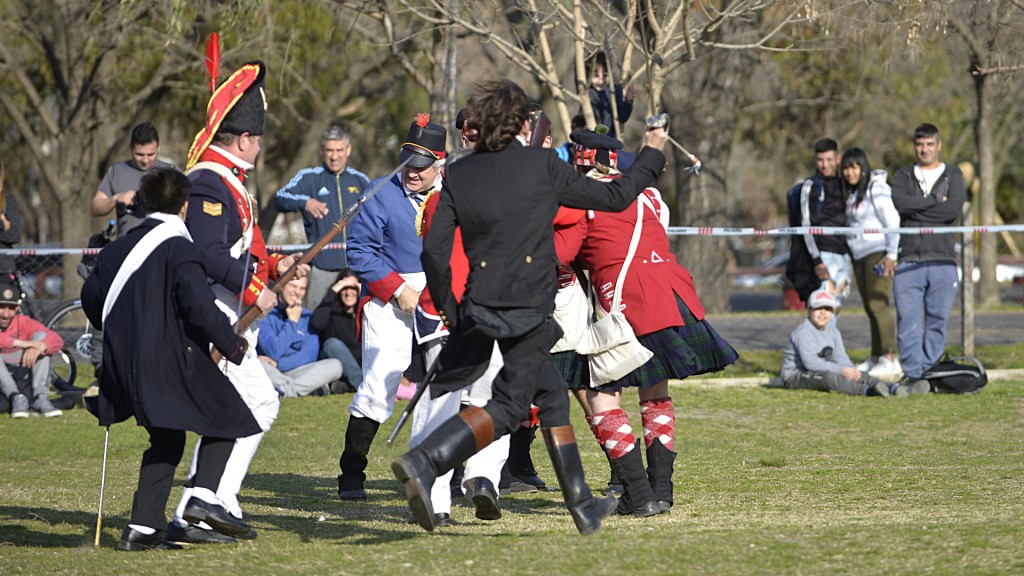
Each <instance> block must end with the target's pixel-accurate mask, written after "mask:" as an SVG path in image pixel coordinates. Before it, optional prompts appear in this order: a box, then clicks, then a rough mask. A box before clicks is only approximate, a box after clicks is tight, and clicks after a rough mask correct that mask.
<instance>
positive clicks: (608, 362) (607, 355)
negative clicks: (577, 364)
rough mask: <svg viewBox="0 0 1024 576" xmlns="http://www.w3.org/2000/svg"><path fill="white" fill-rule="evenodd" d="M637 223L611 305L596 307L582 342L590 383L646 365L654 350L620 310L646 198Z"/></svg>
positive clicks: (607, 380) (613, 378)
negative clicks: (596, 316) (638, 336)
mask: <svg viewBox="0 0 1024 576" xmlns="http://www.w3.org/2000/svg"><path fill="white" fill-rule="evenodd" d="M636 204H637V215H636V226H635V227H634V228H633V238H632V239H631V240H630V242H629V251H628V252H627V253H626V259H625V260H624V261H623V262H622V269H621V270H620V271H619V277H618V279H617V280H616V282H615V294H614V295H613V296H612V305H611V309H610V311H609V312H608V313H607V314H604V315H603V316H602V315H601V314H602V312H603V310H602V308H601V306H600V305H595V306H594V309H595V310H596V311H597V313H598V320H597V322H594V323H592V324H591V325H590V326H589V329H588V331H587V336H586V338H584V339H583V340H582V341H581V342H580V347H579V348H578V349H577V350H578V351H579V353H580V354H586V355H587V362H588V363H589V364H590V385H591V386H603V385H605V384H608V383H610V382H614V381H616V380H618V379H620V378H622V377H623V376H625V375H627V374H629V373H630V372H632V371H633V370H636V369H637V368H639V367H641V366H643V365H644V364H645V363H646V362H647V361H648V360H650V359H651V358H652V357H653V356H654V353H653V352H651V351H650V350H648V349H647V348H645V347H644V345H643V344H641V343H640V341H639V340H637V338H636V334H634V333H633V327H632V326H630V325H629V322H628V321H627V320H626V316H625V315H624V314H623V313H622V312H621V311H620V307H621V304H622V286H623V284H624V283H625V281H626V272H627V271H628V270H629V264H630V262H631V261H632V260H633V255H634V254H635V253H636V247H637V245H638V244H639V243H640V230H641V227H642V222H643V216H644V214H643V210H644V208H643V202H639V201H638V202H637V203H636Z"/></svg>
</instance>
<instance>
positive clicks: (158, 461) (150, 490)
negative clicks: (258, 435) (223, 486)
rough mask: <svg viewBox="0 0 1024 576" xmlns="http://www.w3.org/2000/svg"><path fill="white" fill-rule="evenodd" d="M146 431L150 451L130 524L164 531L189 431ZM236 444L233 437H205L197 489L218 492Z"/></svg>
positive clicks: (141, 472)
mask: <svg viewBox="0 0 1024 576" xmlns="http://www.w3.org/2000/svg"><path fill="white" fill-rule="evenodd" d="M146 431H147V432H149V448H147V449H146V451H145V452H143V453H142V465H141V466H140V468H139V483H138V486H137V487H136V489H135V499H134V500H133V501H132V515H131V520H130V523H131V524H137V525H139V526H148V527H150V528H154V529H157V530H163V529H164V528H165V527H166V526H167V515H166V509H167V499H168V497H169V496H170V495H171V484H172V483H173V482H174V469H175V468H177V467H178V463H180V462H181V456H182V453H183V452H184V451H185V431H184V430H171V429H168V428H156V427H147V428H146ZM234 445H235V440H234V439H233V438H231V439H228V438H210V437H209V436H205V437H203V442H202V443H201V444H200V446H199V456H198V458H197V459H196V475H195V477H194V478H193V483H194V485H195V486H198V487H201V488H208V489H210V490H212V491H214V492H216V491H217V484H218V483H219V482H220V477H221V475H222V474H224V467H225V466H226V465H227V463H228V457H229V456H231V448H232V447H233V446H234Z"/></svg>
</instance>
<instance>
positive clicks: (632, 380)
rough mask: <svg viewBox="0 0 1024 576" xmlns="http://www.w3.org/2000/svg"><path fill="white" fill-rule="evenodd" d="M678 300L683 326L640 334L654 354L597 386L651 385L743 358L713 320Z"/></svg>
mask: <svg viewBox="0 0 1024 576" xmlns="http://www.w3.org/2000/svg"><path fill="white" fill-rule="evenodd" d="M676 303H677V304H678V305H679V312H680V314H682V316H683V325H682V326H671V327H669V328H665V329H663V330H658V331H657V332H652V333H650V334H644V335H643V336H638V337H637V340H639V341H640V343H641V344H643V345H644V347H646V348H647V349H648V350H650V351H651V352H654V357H652V358H651V359H650V360H648V361H647V362H646V363H645V364H644V365H643V366H641V367H639V368H637V369H636V370H633V371H632V372H630V373H629V374H627V375H625V376H623V377H622V378H621V379H619V380H617V381H615V382H610V383H608V384H605V385H604V386H598V387H595V389H596V390H603V391H606V392H610V391H615V390H618V389H620V388H628V387H631V386H632V387H637V388H649V387H651V386H654V385H655V384H657V383H658V382H661V381H662V380H669V379H682V378H686V377H688V376H696V375H698V374H707V373H708V372H718V371H721V370H724V369H725V367H726V366H728V365H730V364H732V363H733V362H736V360H738V359H739V354H738V353H737V352H736V350H735V349H734V348H733V347H732V346H731V345H730V344H729V343H728V342H726V341H725V339H724V338H722V337H721V336H719V334H718V332H716V331H715V329H714V328H713V327H712V326H711V324H708V322H707V321H706V320H699V321H698V320H697V319H696V318H695V317H694V316H693V313H692V312H690V309H689V308H687V307H686V304H683V301H682V300H680V299H679V297H678V296H677V297H676Z"/></svg>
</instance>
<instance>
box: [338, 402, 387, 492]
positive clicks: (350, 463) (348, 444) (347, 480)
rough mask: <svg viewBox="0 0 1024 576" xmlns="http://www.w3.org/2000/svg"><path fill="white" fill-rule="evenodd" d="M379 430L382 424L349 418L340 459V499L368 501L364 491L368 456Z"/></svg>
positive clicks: (364, 419) (353, 417)
mask: <svg viewBox="0 0 1024 576" xmlns="http://www.w3.org/2000/svg"><path fill="white" fill-rule="evenodd" d="M378 428H380V423H378V422H377V421H376V420H370V419H369V418H357V417H355V416H352V417H351V418H349V421H348V428H347V429H346V430H345V448H344V449H343V450H342V453H341V458H339V459H338V467H339V468H341V475H340V476H338V497H339V498H341V499H342V500H366V490H365V489H363V482H364V481H365V480H366V463H367V460H366V455H367V454H369V453H370V444H372V443H373V438H374V436H376V435H377V429H378Z"/></svg>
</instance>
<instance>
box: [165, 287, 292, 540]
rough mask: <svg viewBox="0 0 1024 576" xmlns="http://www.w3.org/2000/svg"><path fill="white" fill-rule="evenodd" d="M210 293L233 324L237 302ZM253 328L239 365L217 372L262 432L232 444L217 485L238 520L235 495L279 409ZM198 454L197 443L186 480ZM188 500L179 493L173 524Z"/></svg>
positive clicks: (225, 364) (223, 365) (226, 365)
mask: <svg viewBox="0 0 1024 576" xmlns="http://www.w3.org/2000/svg"><path fill="white" fill-rule="evenodd" d="M214 292H215V293H216V294H217V307H218V308H220V310H221V312H223V313H224V315H225V316H227V317H228V320H229V321H230V322H231V323H232V324H233V323H234V322H235V320H236V319H237V318H238V316H237V315H236V313H235V311H236V309H237V308H236V307H237V306H238V301H237V300H236V299H235V298H233V297H232V296H229V295H226V294H223V293H222V291H219V290H215V291H214ZM254 326H256V328H253V327H250V328H249V329H247V330H246V331H245V333H244V334H243V336H244V337H245V339H246V340H247V341H248V342H249V349H248V350H247V351H246V353H245V358H243V359H242V363H241V364H239V365H237V366H236V365H234V364H232V363H230V362H228V361H227V360H221V364H220V368H221V369H222V370H223V371H224V373H225V375H227V377H228V380H230V381H231V384H232V385H233V386H234V387H235V390H237V391H238V395H239V396H241V398H242V400H243V401H244V402H245V405H246V406H248V407H249V410H251V411H252V415H253V417H254V418H255V419H256V423H257V424H259V427H260V429H261V430H263V432H260V433H258V434H253V435H252V436H247V437H245V438H239V439H238V440H235V446H234V448H232V450H231V456H230V457H228V463H227V465H226V466H225V467H224V474H223V475H222V476H221V478H220V484H219V485H218V487H217V498H218V499H220V501H221V504H223V505H224V508H226V509H227V511H228V512H231V513H232V514H234V515H235V516H237V517H238V518H241V517H242V509H241V507H240V506H239V504H238V493H239V492H240V491H241V489H242V481H243V480H244V479H245V475H246V473H248V471H249V464H250V463H251V462H252V459H253V456H255V455H256V449H257V448H258V447H259V445H260V442H261V441H262V440H263V435H264V434H265V433H266V432H267V431H269V430H270V427H271V426H272V425H273V424H274V420H276V419H277V412H278V410H279V409H280V407H281V401H280V399H279V398H278V395H277V390H275V389H274V385H273V384H272V383H271V382H270V377H269V376H267V372H266V370H264V369H263V364H261V363H260V360H259V358H258V357H257V354H256V340H257V338H258V336H259V329H258V324H255V323H254ZM198 454H199V444H198V443H197V444H196V451H195V453H193V455H192V463H191V464H190V467H189V477H190V478H191V477H192V476H193V475H194V474H195V466H196V456H197V455H198ZM191 496H192V490H191V489H190V488H186V489H185V490H184V491H182V494H181V501H180V502H179V503H178V508H177V509H176V510H175V514H174V516H175V520H180V519H181V517H182V515H183V514H184V512H185V505H186V504H187V503H188V499H189V498H190V497H191Z"/></svg>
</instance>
